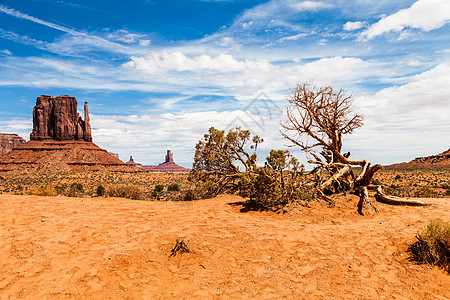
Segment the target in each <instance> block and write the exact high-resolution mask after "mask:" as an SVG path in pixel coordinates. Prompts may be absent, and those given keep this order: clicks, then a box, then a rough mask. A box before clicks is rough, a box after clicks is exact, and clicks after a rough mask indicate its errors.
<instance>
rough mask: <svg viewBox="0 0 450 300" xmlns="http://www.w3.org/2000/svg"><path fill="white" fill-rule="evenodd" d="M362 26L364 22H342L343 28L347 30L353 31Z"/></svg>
mask: <svg viewBox="0 0 450 300" xmlns="http://www.w3.org/2000/svg"><path fill="white" fill-rule="evenodd" d="M362 27H364V23H363V22H359V21H358V22H350V21H348V22H347V23H345V24H344V26H343V29H344V30H347V31H353V30H358V29H360V28H362Z"/></svg>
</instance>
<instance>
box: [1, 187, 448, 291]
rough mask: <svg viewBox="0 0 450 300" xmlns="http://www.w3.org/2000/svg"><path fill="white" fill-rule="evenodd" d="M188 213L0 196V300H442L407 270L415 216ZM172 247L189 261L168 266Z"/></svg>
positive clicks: (425, 215) (201, 204) (332, 211)
mask: <svg viewBox="0 0 450 300" xmlns="http://www.w3.org/2000/svg"><path fill="white" fill-rule="evenodd" d="M239 201H242V199H241V198H239V197H236V196H221V197H218V198H216V199H211V200H203V201H196V202H145V201H132V200H125V199H118V198H92V199H91V198H83V199H81V198H65V197H37V196H14V195H0V205H1V207H2V209H1V210H0V235H1V239H0V270H1V271H0V299H6V298H8V297H10V296H11V297H13V298H34V299H36V298H78V299H83V298H98V299H100V298H113V299H121V298H133V299H134V298H151V299H167V298H181V299H192V298H196V299H214V298H225V299H226V298H232V299H234V298H240V299H255V298H257V299H280V298H289V299H299V298H305V299H308V298H348V299H355V298H366V299H367V298H369V299H384V298H386V299H423V298H435V299H448V298H449V297H450V275H449V274H448V273H445V272H444V271H442V270H440V269H438V268H435V267H430V266H427V265H417V264H415V263H414V262H410V261H409V260H408V258H409V254H408V253H407V252H406V250H407V247H408V245H409V244H411V243H413V242H414V241H415V238H414V235H415V233H416V232H417V230H418V229H421V228H423V227H424V225H425V224H426V223H427V221H428V220H429V219H430V218H432V217H440V218H443V219H447V220H448V219H450V199H448V198H446V199H445V198H442V199H424V201H427V202H430V203H432V205H431V206H427V207H394V206H388V205H384V204H380V203H378V204H377V205H378V208H379V209H380V213H379V214H375V215H370V216H366V217H362V216H359V215H357V214H356V212H355V211H356V209H355V207H356V201H357V199H356V198H354V197H353V196H349V197H348V198H346V199H340V200H339V205H338V206H340V207H335V208H326V207H324V206H320V205H319V204H314V205H313V207H312V208H296V209H292V210H291V211H290V212H288V213H286V214H275V213H270V212H254V211H250V212H241V211H240V210H241V209H242V206H241V205H240V204H234V205H231V203H236V202H239ZM177 238H184V239H185V241H186V243H187V244H188V246H189V247H190V249H191V250H192V252H191V253H188V254H183V255H180V254H178V255H177V256H175V257H172V258H169V255H170V252H171V249H172V247H173V246H174V245H175V241H176V239H177Z"/></svg>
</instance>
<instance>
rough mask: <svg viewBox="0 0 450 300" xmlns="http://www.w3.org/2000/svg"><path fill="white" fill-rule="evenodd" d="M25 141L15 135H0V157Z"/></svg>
mask: <svg viewBox="0 0 450 300" xmlns="http://www.w3.org/2000/svg"><path fill="white" fill-rule="evenodd" d="M25 142H26V141H25V140H24V139H23V138H21V137H20V136H18V135H17V134H9V133H0V156H1V155H3V154H6V153H8V152H10V151H11V150H12V149H13V148H14V147H16V146H19V145H20V144H22V143H25Z"/></svg>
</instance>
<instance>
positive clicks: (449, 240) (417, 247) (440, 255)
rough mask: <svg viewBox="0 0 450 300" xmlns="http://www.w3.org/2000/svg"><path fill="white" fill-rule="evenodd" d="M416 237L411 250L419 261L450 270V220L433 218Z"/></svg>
mask: <svg viewBox="0 0 450 300" xmlns="http://www.w3.org/2000/svg"><path fill="white" fill-rule="evenodd" d="M416 238H417V242H415V243H414V244H413V245H411V247H410V248H409V250H410V252H411V253H412V254H413V256H414V258H415V259H416V260H417V261H419V262H423V263H428V264H432V265H438V266H441V267H444V268H445V269H447V270H450V221H447V222H444V221H442V220H441V219H432V220H430V222H429V223H428V224H427V226H426V227H425V228H424V229H423V230H420V231H418V232H417V235H416Z"/></svg>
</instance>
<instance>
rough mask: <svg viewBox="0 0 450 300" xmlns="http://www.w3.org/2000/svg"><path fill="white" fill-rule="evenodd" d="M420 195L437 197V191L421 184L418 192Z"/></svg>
mask: <svg viewBox="0 0 450 300" xmlns="http://www.w3.org/2000/svg"><path fill="white" fill-rule="evenodd" d="M418 194H419V196H420V197H426V198H433V197H437V196H438V193H437V192H436V191H435V190H432V189H430V188H429V187H427V186H423V187H422V188H421V189H420V191H419V192H418Z"/></svg>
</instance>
